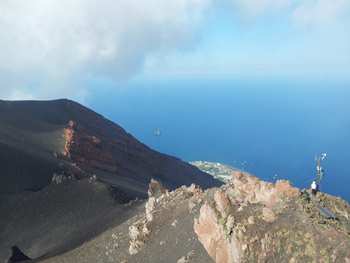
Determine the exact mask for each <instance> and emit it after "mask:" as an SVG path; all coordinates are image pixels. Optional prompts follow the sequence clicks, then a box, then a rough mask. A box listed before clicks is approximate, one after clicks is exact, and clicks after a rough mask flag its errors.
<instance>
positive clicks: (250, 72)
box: [0, 0, 350, 106]
mask: <svg viewBox="0 0 350 263" xmlns="http://www.w3.org/2000/svg"><path fill="white" fill-rule="evenodd" d="M349 12H350V0H332V1H330V0H259V1H257V0H216V1H214V0H177V1H168V0H147V1H141V0H127V1H126V0H99V1H93V0H31V1H27V0H0V99H3V100H23V99H35V100H43V99H44V100H47V99H57V98H69V99H73V100H76V101H78V102H80V103H83V104H84V105H87V106H88V105H89V103H91V102H92V101H93V100H94V98H95V97H96V95H97V94H99V92H100V90H101V89H103V88H104V86H108V87H109V88H113V89H121V88H127V87H128V85H129V83H130V82H132V81H135V80H138V81H142V80H143V79H148V80H149V79H159V78H162V79H174V78H183V77H189V78H191V77H198V76H211V77H212V78H218V79H220V78H222V77H224V76H230V75H240V76H241V75H245V76H248V77H254V76H261V75H264V76H271V77H272V78H273V77H276V76H281V75H291V74H296V75H297V76H310V77H314V78H318V77H327V76H329V77H330V76H333V77H334V76H335V77H337V78H338V79H342V78H343V79H344V80H346V81H348V82H349V77H348V76H350V31H349V28H350V16H349V15H348V14H349ZM89 83H95V84H96V85H89ZM97 84H98V85H97Z"/></svg>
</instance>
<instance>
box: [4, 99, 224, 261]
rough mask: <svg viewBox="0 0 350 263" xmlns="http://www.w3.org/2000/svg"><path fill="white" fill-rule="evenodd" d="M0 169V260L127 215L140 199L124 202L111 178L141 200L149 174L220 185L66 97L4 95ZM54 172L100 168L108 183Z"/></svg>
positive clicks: (75, 241)
mask: <svg viewBox="0 0 350 263" xmlns="http://www.w3.org/2000/svg"><path fill="white" fill-rule="evenodd" d="M0 167H1V170H0V180H1V184H0V262H4V261H5V259H6V258H7V257H8V255H9V248H10V247H11V246H13V245H17V246H19V247H20V249H22V250H23V251H24V252H25V253H27V254H28V255H29V256H30V257H31V258H38V257H40V256H45V255H46V257H52V256H54V255H58V254H61V253H65V252H67V251H69V250H71V249H74V248H75V247H78V246H80V245H81V244H83V243H84V242H87V241H88V240H90V239H91V238H93V237H95V236H96V235H99V234H100V233H102V232H104V231H105V230H106V229H107V228H109V227H112V226H114V227H115V226H117V225H119V224H121V223H123V222H124V221H125V220H128V218H129V217H130V216H131V215H130V213H131V214H132V213H135V212H137V211H136V210H137V209H138V208H137V205H136V206H127V207H126V206H123V205H122V204H120V201H121V200H120V195H115V193H116V192H111V188H110V187H108V185H107V184H113V185H116V186H117V187H118V188H121V189H122V190H124V191H125V192H126V193H127V194H128V195H130V196H133V197H141V198H145V197H147V190H148V184H149V182H150V181H151V178H156V179H157V180H159V181H161V182H162V183H163V184H164V185H165V186H166V187H167V188H170V189H175V188H177V187H179V186H181V185H184V184H186V185H190V184H191V183H193V182H194V183H196V184H198V185H201V186H202V187H203V188H208V187H213V186H218V185H221V184H222V183H221V182H219V181H217V180H214V179H213V178H212V177H211V176H210V175H208V174H206V173H203V172H201V171H200V170H198V169H197V168H196V167H194V166H192V165H190V164H187V163H184V162H182V161H181V160H180V159H178V158H174V157H171V156H167V155H164V154H160V153H158V152H156V151H153V150H151V149H150V148H149V147H147V146H145V145H144V144H142V143H140V142H139V141H137V140H136V139H135V138H133V137H132V136H131V135H130V134H128V133H126V132H125V131H124V129H122V128H121V127H120V126H118V125H116V124H115V123H113V122H111V121H109V120H107V119H105V118H104V117H103V116H101V115H99V114H97V113H95V112H93V111H91V110H89V109H87V108H86V107H84V106H82V105H80V104H78V103H75V102H73V101H69V100H56V101H13V102H12V101H1V100H0ZM55 173H56V174H57V175H60V174H65V175H67V176H68V175H72V174H73V175H83V176H85V177H89V176H92V175H94V174H95V175H96V176H97V177H98V178H99V179H100V180H101V181H103V182H105V183H107V184H105V183H99V182H96V181H95V180H88V179H85V180H78V181H74V180H66V181H65V182H63V183H62V184H56V183H55V182H54V183H52V177H53V175H54V174H55ZM121 196H123V194H121ZM128 207H129V208H128ZM132 207H133V209H131V208H132ZM134 209H136V210H135V211H134ZM142 210H144V208H142Z"/></svg>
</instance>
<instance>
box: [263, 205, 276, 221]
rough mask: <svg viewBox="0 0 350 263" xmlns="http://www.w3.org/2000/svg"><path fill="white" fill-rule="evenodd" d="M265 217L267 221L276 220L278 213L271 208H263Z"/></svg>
mask: <svg viewBox="0 0 350 263" xmlns="http://www.w3.org/2000/svg"><path fill="white" fill-rule="evenodd" d="M263 216H264V217H263V219H264V220H265V221H266V222H275V221H276V215H275V213H274V212H273V211H272V210H271V209H269V208H266V207H265V208H264V209H263Z"/></svg>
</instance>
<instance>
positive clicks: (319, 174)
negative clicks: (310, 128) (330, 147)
mask: <svg viewBox="0 0 350 263" xmlns="http://www.w3.org/2000/svg"><path fill="white" fill-rule="evenodd" d="M324 157H326V154H325V153H321V157H318V159H317V156H316V157H315V161H318V166H317V186H316V189H317V190H318V186H319V184H320V182H321V180H322V177H323V174H321V171H322V167H321V160H323V159H324Z"/></svg>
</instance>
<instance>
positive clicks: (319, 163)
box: [316, 157, 321, 190]
mask: <svg viewBox="0 0 350 263" xmlns="http://www.w3.org/2000/svg"><path fill="white" fill-rule="evenodd" d="M317 170H318V172H317V185H316V189H317V190H318V185H319V184H320V181H321V157H319V158H318V168H317Z"/></svg>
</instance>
